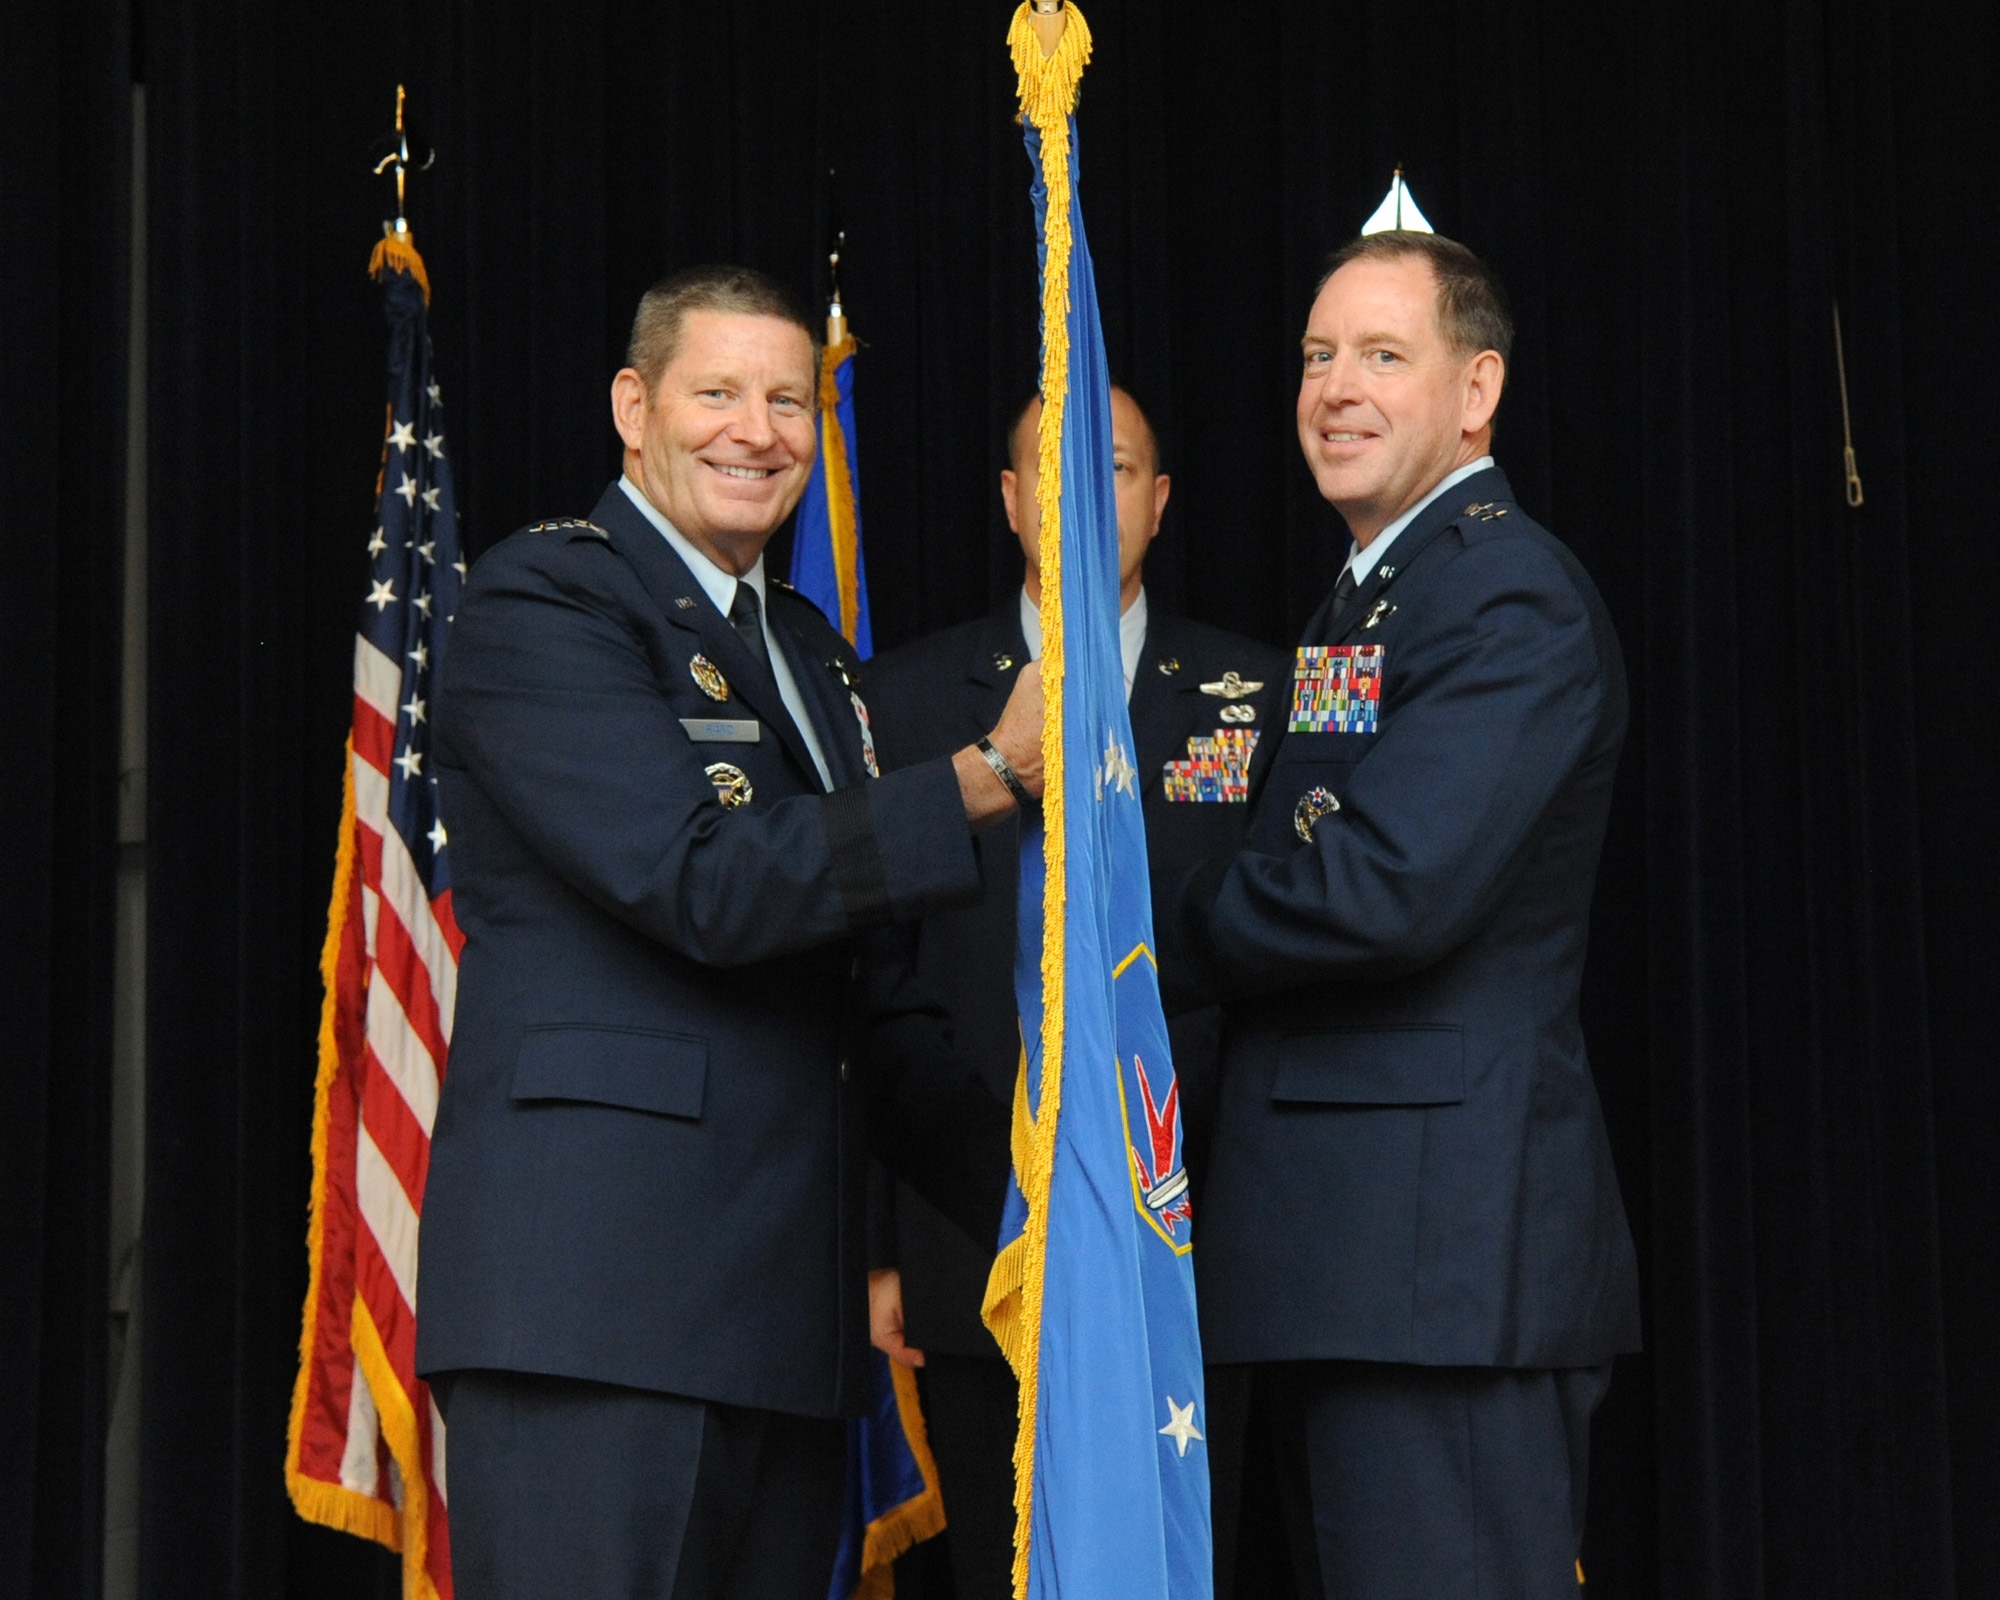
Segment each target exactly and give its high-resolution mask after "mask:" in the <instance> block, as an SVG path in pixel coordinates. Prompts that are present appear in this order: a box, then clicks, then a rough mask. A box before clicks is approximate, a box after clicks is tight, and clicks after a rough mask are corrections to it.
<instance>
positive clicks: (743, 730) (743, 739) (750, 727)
mask: <svg viewBox="0 0 2000 1600" xmlns="http://www.w3.org/2000/svg"><path fill="white" fill-rule="evenodd" d="M681 726H682V727H683V728H685V729H686V730H687V736H688V738H689V739H690V740H691V741H692V742H694V743H695V744H757V743H759V742H761V741H762V739H763V737H764V730H763V728H762V727H761V726H759V724H758V722H757V719H756V718H755V717H682V718H681Z"/></svg>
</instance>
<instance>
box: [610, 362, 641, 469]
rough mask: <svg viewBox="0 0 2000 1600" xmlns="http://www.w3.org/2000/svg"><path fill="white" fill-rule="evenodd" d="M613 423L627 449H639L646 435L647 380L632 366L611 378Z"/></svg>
mask: <svg viewBox="0 0 2000 1600" xmlns="http://www.w3.org/2000/svg"><path fill="white" fill-rule="evenodd" d="M611 423H612V426H613V427H615V428H616V429H617V430H618V437H619V438H621V439H623V440H624V441H625V448H626V449H627V450H637V449H638V448H639V446H640V444H641V442H642V441H643V440H644V439H645V437H646V380H645V379H644V378H642V377H640V376H639V374H638V372H637V371H636V370H634V369H633V368H631V367H625V368H622V369H621V370H620V371H619V373H618V376H617V377H615V378H613V379H612V380H611Z"/></svg>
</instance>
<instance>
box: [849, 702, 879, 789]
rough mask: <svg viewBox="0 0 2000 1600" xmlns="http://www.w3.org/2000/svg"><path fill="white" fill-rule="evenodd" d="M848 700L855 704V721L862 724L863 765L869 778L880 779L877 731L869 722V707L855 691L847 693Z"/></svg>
mask: <svg viewBox="0 0 2000 1600" xmlns="http://www.w3.org/2000/svg"><path fill="white" fill-rule="evenodd" d="M847 698H848V699H850V700H852V701H853V702H854V720H855V721H856V722H858V723H860V724H861V764H862V765H863V766H864V767H866V768H867V769H868V776H869V777H871V778H879V777H881V776H882V769H881V767H879V766H878V765H876V762H875V729H874V727H873V726H872V725H871V724H870V722H869V721H868V705H867V702H865V701H864V700H863V699H862V698H861V696H860V695H858V694H856V693H855V692H854V690H852V689H849V690H848V691H847Z"/></svg>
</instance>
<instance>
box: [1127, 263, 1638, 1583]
mask: <svg viewBox="0 0 2000 1600" xmlns="http://www.w3.org/2000/svg"><path fill="white" fill-rule="evenodd" d="M1512 338H1513V329H1512V325H1511V323H1510V321H1509V318H1508V316H1507V312H1506V306H1505V301H1504V298H1503V296H1502V294H1501V291H1500V287H1499V284H1498V283H1497V282H1496V280H1495V279H1494V277H1493V275H1492V273H1491V272H1490V271H1489V270H1488V269H1487V268H1486V266H1485V265H1484V264H1483V263H1482V262H1481V261H1479V260H1478V258H1477V257H1475V256H1474V255H1473V254H1472V253H1471V252H1470V251H1469V250H1467V249H1465V248H1464V246H1462V245H1458V244H1455V243H1453V242H1452V241H1450V240H1448V239H1443V238H1439V237H1437V236H1435V235H1432V234H1423V233H1408V232H1387V233H1378V234H1374V235H1371V236H1369V237H1366V238H1363V239H1359V240H1357V241H1355V242H1354V243H1353V244H1350V245H1349V246H1347V247H1346V248H1345V249H1344V250H1342V251H1341V252H1340V253H1339V254H1338V255H1337V256H1335V257H1334V260H1333V263H1332V266H1331V268H1330V270H1329V271H1328V273H1327V276H1326V277H1325V278H1324V279H1323V280H1322V282H1321V285H1320V289H1319V293H1318V297H1317V298H1316V299H1315V300H1314V302H1313V306H1312V310H1311V313H1310V315H1309V317H1308V319H1307V323H1306V331H1305V338H1304V352H1303V359H1304V374H1303V379H1302V381H1301V384H1300V388H1299V394H1298V406H1297V420H1298V432H1299V442H1300V444H1301V445H1302V446H1303V448H1304V451H1305V456H1306V461H1307V464H1308V465H1309V466H1310V467H1311V469H1312V473H1313V477H1314V479H1315V481H1316V482H1317V484H1318V486H1319V489H1320V493H1321V494H1322V495H1323V496H1324V497H1325V498H1326V499H1327V501H1328V502H1329V503H1331V504H1332V505H1333V506H1334V507H1335V508H1336V509H1337V510H1338V511H1339V512H1340V513H1341V515H1342V516H1343V517H1344V518H1345V519H1346V522H1347V526H1348V528H1349V530H1350V531H1351V532H1352V534H1353V538H1354V544H1353V550H1352V553H1351V555H1350V556H1349V558H1348V561H1347V564H1346V566H1345V568H1344V569H1343V571H1342V572H1341V574H1340V578H1339V581H1338V583H1337V584H1336V586H1335V588H1334V591H1333V593H1332V594H1331V595H1330V596H1328V598H1327V600H1326V602H1325V603H1324V604H1323V605H1322V606H1321V607H1320V609H1319V610H1318V612H1316V613H1315V614H1314V616H1313V617H1312V619H1311V620H1310V621H1309V622H1308V623H1307V625H1306V631H1305V636H1304V639H1303V641H1302V642H1301V644H1300V646H1299V650H1298V657H1297V661H1296V664H1295V666H1294V668H1293V672H1292V683H1291V696H1290V712H1289V715H1288V716H1287V718H1286V722H1285V728H1284V732H1283V737H1282V742H1278V741H1277V740H1276V738H1275V736H1274V738H1273V739H1271V740H1267V741H1266V744H1265V746H1264V748H1263V749H1260V750H1259V752H1258V771H1257V773H1256V775H1255V778H1254V783H1253V788H1254V791H1255V797H1254V799H1253V801H1252V805H1251V815H1250V846H1249V849H1248V850H1247V851H1246V852H1245V853H1244V854H1242V855H1241V856H1240V857H1238V858H1237V860H1236V861H1234V862H1233V863H1230V864H1228V865H1226V866H1220V867H1204V868H1202V869H1199V870H1198V871H1197V872H1196V873H1195V874H1193V875H1192V877H1191V879H1189V880H1186V881H1184V882H1183V883H1181V884H1180V885H1178V886H1175V887H1174V888H1167V887H1165V886H1163V889H1162V895H1161V905H1162V910H1163V913H1164V912H1166V911H1167V910H1168V908H1170V907H1171V908H1174V909H1175V910H1176V911H1177V914H1178V919H1179V920H1178V928H1179V937H1178V938H1177V939H1174V940H1172V941H1170V942H1169V944H1168V946H1167V949H1168V951H1169V953H1170V955H1171V956H1173V957H1174V958H1176V967H1175V969H1174V970H1173V971H1172V972H1170V973H1169V986H1170V988H1171V987H1174V986H1175V980H1178V986H1179V987H1180V988H1181V989H1182V990H1184V991H1187V992H1190V993H1193V994H1197V995H1216V994H1219V995H1221V996H1223V997H1224V998H1225V999H1227V1000H1228V1001H1229V1002H1230V1003H1229V1004H1228V1006H1227V1008H1226V1012H1225V1018H1226V1021H1225V1029H1224V1043H1223V1068H1222V1091H1221V1115H1220V1120H1219V1123H1218V1125H1217V1129H1216V1143H1215V1153H1214V1158H1213V1163H1212V1168H1211V1174H1210V1180H1209V1186H1208V1205H1207V1209H1206V1215H1205V1218H1204V1223H1205V1230H1204V1233H1203V1241H1202V1260H1201V1292H1202V1300H1201V1303H1202V1336H1203V1341H1204V1346H1205V1348H1206V1350H1207V1352H1208V1356H1209V1359H1210V1360H1211V1361H1213V1362H1217V1363H1223V1362H1230V1363H1254V1364H1255V1382H1256V1383H1257V1384H1258V1385H1259V1386H1260V1387H1261V1389H1262V1390H1263V1391H1264V1396H1265V1400H1266V1403H1267V1406H1268V1409H1269V1414H1270V1416H1271V1417H1272V1419H1273V1422H1274V1425H1275V1427H1276V1428H1277V1430H1278V1434H1279V1438H1280V1450H1279V1467H1280V1482H1281V1486H1282V1488H1283V1490H1284V1495H1285V1505H1284V1512H1285V1517H1286V1522H1287V1525H1288V1528H1289V1533H1290V1541H1289V1542H1290V1544H1291V1547H1292V1560H1293V1566H1294V1569H1295V1571H1296V1572H1297V1574H1298V1588H1299V1593H1300V1595H1301V1596H1302V1597H1306V1596H1314V1597H1316V1596H1321V1595H1324V1596H1327V1597H1329V1600H1331V1597H1334V1596H1341V1597H1346V1596H1352V1595H1366V1596H1368V1597H1369V1600H1397V1597H1401V1596H1408V1597H1410V1600H1417V1597H1423V1600H1436V1597H1437V1596H1440V1595H1472V1594H1477V1595H1481V1596H1488V1597H1494V1600H1555V1597H1556V1596H1560V1595H1568V1596H1571V1597H1572V1600H1573V1597H1574V1595H1575V1593H1576V1587H1577V1569H1576V1565H1575V1562H1576V1556H1577V1548H1578V1544H1579V1541H1580V1540H1581V1537H1582V1527H1583V1510H1584V1497H1585V1488H1586V1480H1587V1475H1588V1450H1589V1431H1590V1416H1591V1412H1592V1410H1593V1408H1594V1407H1595V1405H1596V1404H1597V1402H1598V1400H1599V1399H1600V1398H1601V1397H1602V1395H1603V1393H1604V1388H1605V1384H1606V1382H1607V1381H1608V1379H1609V1375H1610V1361H1611V1358H1612V1357H1613V1356H1614V1355H1616V1354H1618V1353H1620V1352H1621V1351H1628V1350H1633V1349H1636V1348H1637V1347H1638V1341H1639V1315H1638V1285H1637V1279H1636V1272H1635V1267H1634V1260H1633V1252H1632V1242H1631V1237H1630V1234H1629V1232H1628V1230H1627V1228H1626V1224H1625V1216H1624V1210H1623V1207H1622V1205H1621V1204H1620V1201H1619V1196H1618V1184H1617V1178H1616V1176H1615V1174H1614V1173H1613V1171H1612V1166H1611V1154H1610V1149H1609V1146H1608V1143H1607V1141H1606V1138H1605V1132H1604V1126H1603V1119H1602V1115H1601V1113H1600V1111H1599V1109H1598V1103H1597V1095H1596V1091H1595V1089H1594V1087H1593V1085H1592V1082H1591V1076H1590V1066H1589V1062H1588V1059H1587V1057H1586V1055H1585V1052H1584V1045H1583V1038H1582V1035H1581V1032H1580V1030H1579V1027H1578V1022H1577V995H1578V989H1579V986H1580V982H1581V978H1582V972H1583V961H1584V948H1585V942H1586V936H1587V934H1588V929H1589V918H1590V902H1591V890H1592V885H1593V882H1594V879H1595V875H1596V870H1597V860H1598V852H1599V847H1600V845H1601V844H1602V841H1603V838H1604V826H1605V816H1606V812H1607V810H1608V808H1609V805H1610V798H1611V781H1612V775H1613V772H1614V770H1615V769H1616V766H1617V762H1618V752H1619V747H1620V745H1621V743H1622V741H1623V738H1624V733H1625V716H1626V698H1625V675H1624V668H1623V665H1622V663H1621V660H1620V656H1619V649H1618V641H1617V638H1616V636H1615V635H1614V633H1613V631H1612V627H1611V621H1610V618H1609V616H1608V615H1607V613H1606V611H1605V609H1604V605H1603V602H1602V601H1601V600H1600V599H1599V598H1598V595H1597V591H1596V589H1595V588H1594V587H1593V586H1592V584H1591V581H1590V579H1589V577H1588V576H1587V575H1586V574H1585V572H1584V571H1583V569H1582V567H1581V566H1579V565H1578V563H1577V561H1576V558H1575V557H1574V556H1572V555H1571V554H1570V553H1569V551H1568V550H1567V549H1565V548H1564V547H1563V546H1562V545H1561V544H1559V543H1557V541H1556V540H1555V539H1554V538H1553V537H1551V536H1550V535H1549V534H1548V533H1547V532H1545V531H1544V530H1543V529H1542V528H1540V527H1538V526H1537V525H1536V524H1535V523H1534V522H1532V521H1531V520H1530V519H1529V518H1528V516H1527V514H1526V513H1525V512H1523V511H1522V509H1521V508H1520V506H1519V505H1518V504H1517V503H1516V502H1515V500H1514V496H1513V492H1512V491H1511V490H1510V489H1509V488H1508V485H1507V480H1506V478H1505V476H1504V475H1503V474H1502V473H1501V472H1500V470H1499V468H1498V467H1496V466H1495V465H1494V463H1493V460H1492V457H1491V455H1490V454H1489V451H1490V449H1491V444H1492V436H1493V414H1494V410H1495V408H1496V407H1497V406H1498V404H1499V401H1500V391H1501V387H1502V384H1503V383H1504V381H1505V377H1506V361H1507V356H1508V353H1509V350H1510V347H1511V343H1512ZM1274 746H1275V748H1274ZM1267 752H1268V753H1269V756H1268V759H1267ZM1163 920H1165V919H1164V917H1163Z"/></svg>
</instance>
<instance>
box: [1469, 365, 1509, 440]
mask: <svg viewBox="0 0 2000 1600" xmlns="http://www.w3.org/2000/svg"><path fill="white" fill-rule="evenodd" d="M1506 386H1507V363H1506V362H1505V361H1503V360H1501V358H1500V352H1499V351H1498V350H1482V351H1480V352H1479V354H1478V355H1476V356H1474V357H1473V358H1472V360H1471V361H1469V362H1468V363H1467V364H1466V371H1465V410H1464V413H1463V415H1462V416H1461V417H1460V419H1459V427H1460V429H1461V430H1462V431H1463V432H1464V433H1466V434H1467V435H1468V436H1471V435H1476V434H1480V433H1484V432H1486V431H1487V430H1488V429H1489V428H1491V427H1492V426H1493V413H1494V412H1496V411H1498V410H1499V409H1500V391H1501V390H1502V389H1504V388H1506Z"/></svg>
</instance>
